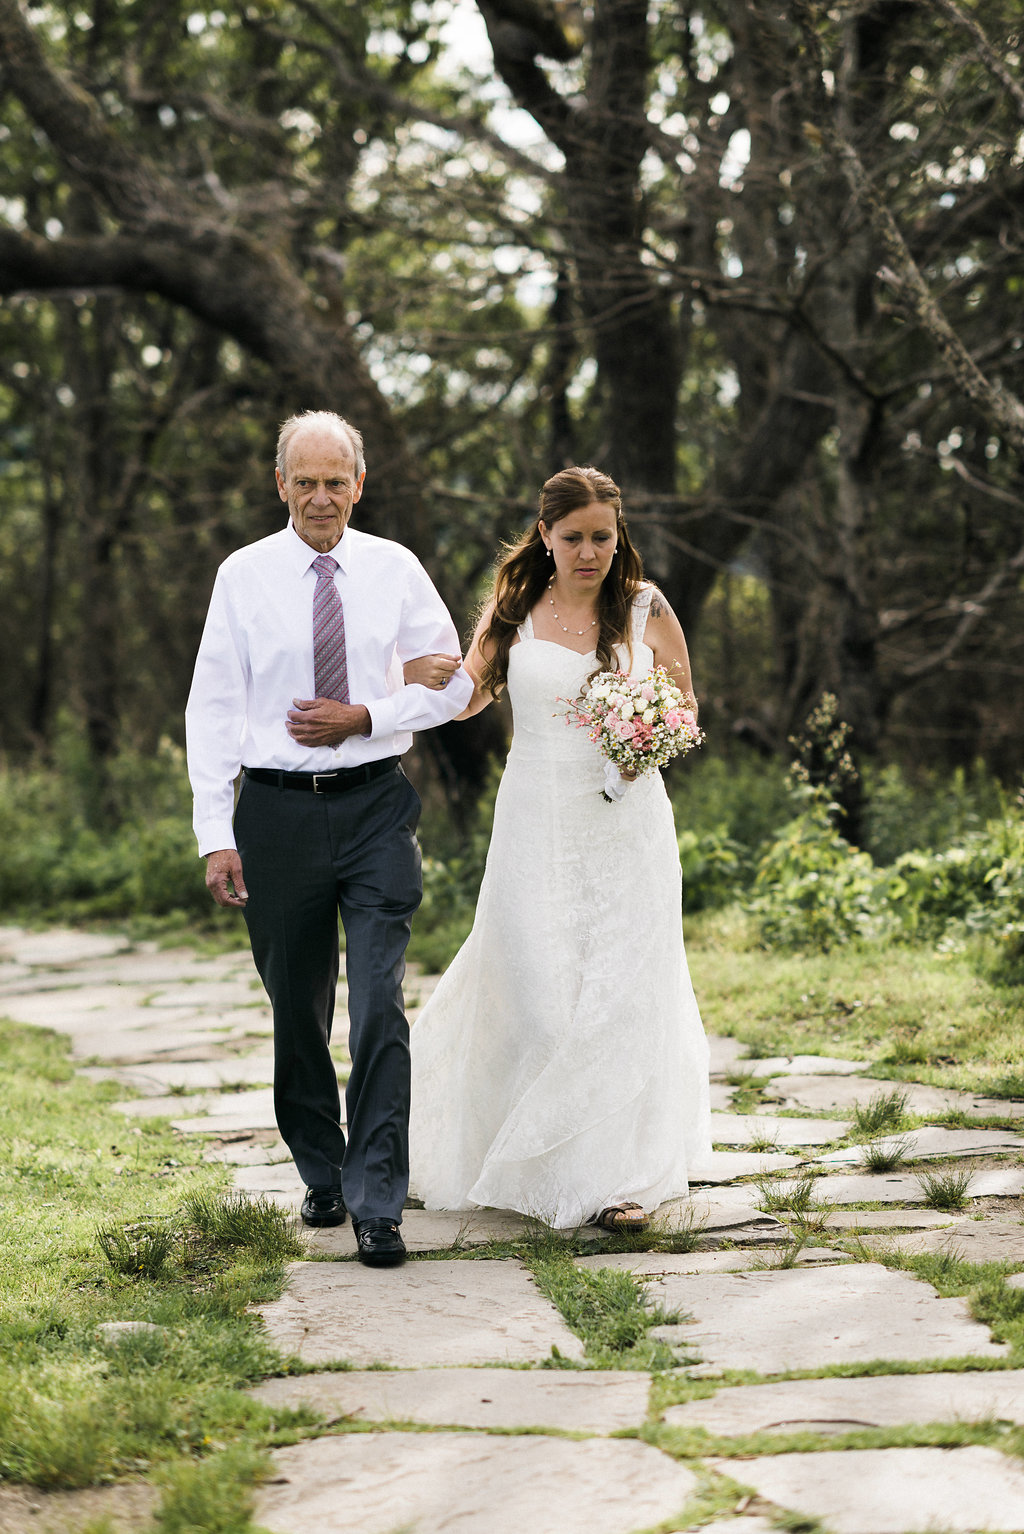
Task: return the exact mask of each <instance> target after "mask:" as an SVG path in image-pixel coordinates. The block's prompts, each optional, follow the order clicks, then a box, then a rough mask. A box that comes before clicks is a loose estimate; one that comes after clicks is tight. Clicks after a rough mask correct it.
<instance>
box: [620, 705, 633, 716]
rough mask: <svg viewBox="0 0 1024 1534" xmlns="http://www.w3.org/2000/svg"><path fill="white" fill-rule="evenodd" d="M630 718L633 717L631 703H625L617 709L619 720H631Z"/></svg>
mask: <svg viewBox="0 0 1024 1534" xmlns="http://www.w3.org/2000/svg"><path fill="white" fill-rule="evenodd" d="M632 717H633V705H632V703H630V702H628V701H627V702H625V703H624V704H623V705H622V707H621V708H620V709H619V718H620V719H632Z"/></svg>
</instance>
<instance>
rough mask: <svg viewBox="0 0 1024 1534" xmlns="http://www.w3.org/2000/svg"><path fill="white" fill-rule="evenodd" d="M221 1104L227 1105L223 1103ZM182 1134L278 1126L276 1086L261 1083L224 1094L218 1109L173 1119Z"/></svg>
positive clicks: (220, 1132)
mask: <svg viewBox="0 0 1024 1534" xmlns="http://www.w3.org/2000/svg"><path fill="white" fill-rule="evenodd" d="M221 1104H222V1105H223V1106H221ZM171 1122H172V1124H173V1125H174V1127H175V1129H180V1130H181V1132H182V1134H224V1133H230V1132H231V1131H232V1130H235V1129H276V1128H277V1119H276V1117H275V1116H274V1092H273V1088H272V1087H258V1088H256V1089H255V1090H254V1091H252V1092H236V1093H232V1094H231V1095H230V1096H222V1097H221V1098H220V1099H219V1101H218V1106H217V1111H216V1112H211V1113H208V1114H207V1115H206V1116H205V1117H192V1118H189V1117H186V1118H180V1119H179V1118H175V1119H172V1120H171Z"/></svg>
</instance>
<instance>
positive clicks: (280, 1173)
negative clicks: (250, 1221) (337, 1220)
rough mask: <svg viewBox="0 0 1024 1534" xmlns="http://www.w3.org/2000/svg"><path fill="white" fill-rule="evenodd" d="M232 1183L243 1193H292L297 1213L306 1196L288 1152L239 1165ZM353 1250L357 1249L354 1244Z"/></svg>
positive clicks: (304, 1185) (304, 1188) (302, 1183)
mask: <svg viewBox="0 0 1024 1534" xmlns="http://www.w3.org/2000/svg"><path fill="white" fill-rule="evenodd" d="M231 1185H232V1187H234V1188H238V1189H239V1191H241V1192H243V1193H255V1194H259V1193H266V1194H271V1193H287V1194H290V1195H291V1196H292V1198H293V1199H294V1207H295V1212H296V1214H297V1213H298V1211H299V1207H300V1205H301V1204H302V1200H303V1199H304V1198H305V1196H306V1184H305V1183H304V1182H303V1180H302V1178H301V1177H300V1176H299V1173H298V1170H297V1168H296V1166H295V1163H294V1162H293V1161H292V1159H291V1156H290V1155H288V1154H287V1152H286V1154H285V1155H284V1156H279V1157H278V1158H277V1160H275V1161H270V1160H263V1161H253V1162H251V1163H250V1164H249V1165H246V1166H237V1167H236V1169H235V1173H234V1176H233V1177H232V1179H231ZM333 1228H337V1227H333ZM352 1250H353V1251H354V1250H355V1247H354V1246H353V1248H352Z"/></svg>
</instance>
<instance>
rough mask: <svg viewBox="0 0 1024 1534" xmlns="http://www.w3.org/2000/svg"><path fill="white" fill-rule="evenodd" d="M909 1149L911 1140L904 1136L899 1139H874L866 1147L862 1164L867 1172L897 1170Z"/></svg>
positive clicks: (862, 1156)
mask: <svg viewBox="0 0 1024 1534" xmlns="http://www.w3.org/2000/svg"><path fill="white" fill-rule="evenodd" d="M909 1150H910V1141H909V1140H907V1139H905V1138H904V1137H903V1136H900V1137H899V1138H897V1139H888V1140H872V1141H871V1142H870V1143H869V1144H867V1145H865V1147H864V1150H863V1153H862V1155H861V1165H862V1166H863V1167H864V1169H865V1171H867V1172H895V1171H896V1169H897V1167H901V1166H903V1164H904V1162H905V1161H906V1159H907V1152H908V1151H909Z"/></svg>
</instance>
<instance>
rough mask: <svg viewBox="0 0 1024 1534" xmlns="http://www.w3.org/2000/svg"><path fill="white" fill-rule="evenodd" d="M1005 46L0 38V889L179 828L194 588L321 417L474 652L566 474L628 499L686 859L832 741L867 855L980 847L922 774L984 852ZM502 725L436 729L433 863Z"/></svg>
mask: <svg viewBox="0 0 1024 1534" xmlns="http://www.w3.org/2000/svg"><path fill="white" fill-rule="evenodd" d="M1022 49H1024V27H1022V22H1021V13H1020V7H1019V4H1018V3H1017V0H985V4H984V5H981V4H980V3H974V4H972V3H970V0H839V3H837V4H834V5H828V6H824V5H819V4H815V3H813V0H792V3H788V4H783V3H769V0H700V3H698V0H693V3H689V0H594V3H593V4H587V5H583V4H577V3H574V0H457V3H456V0H360V3H358V4H356V3H350V0H238V3H235V0H223V3H221V4H219V5H218V6H216V7H215V8H213V7H210V8H208V7H206V6H204V5H202V4H198V3H194V0H187V3H183V0H117V3H114V0H82V3H72V4H65V3H62V0H55V3H47V4H45V5H38V6H26V5H24V4H19V3H18V0H0V89H2V98H3V111H2V123H0V398H2V411H0V584H2V590H3V601H2V603H0V660H2V664H0V753H2V757H3V760H4V762H5V764H6V767H5V777H4V781H5V789H6V797H7V799H8V802H9V805H14V804H15V801H17V805H16V809H11V810H10V812H9V814H8V817H7V819H6V820H4V821H3V825H2V826H0V830H2V831H3V833H4V835H5V838H6V839H7V842H8V847H9V848H10V847H11V845H12V843H13V842H15V841H17V840H19V839H22V831H21V830H19V828H23V827H24V824H25V818H26V816H28V817H29V818H30V819H31V818H33V817H35V818H36V819H39V818H40V817H42V816H44V815H48V816H50V818H51V820H53V828H52V834H53V838H54V840H53V859H52V861H53V868H54V875H53V876H54V878H55V879H57V880H58V882H59V880H60V879H61V878H65V877H69V876H68V875H67V854H66V847H67V837H66V835H65V831H66V827H65V830H64V831H62V830H61V829H60V826H59V825H58V824H57V822H58V821H59V820H60V815H61V814H62V813H71V812H70V811H67V810H66V806H67V805H68V803H70V802H73V813H74V815H75V816H77V817H78V823H79V829H81V828H82V827H84V828H85V830H86V831H89V830H90V829H91V831H92V832H93V833H95V836H96V838H97V839H96V841H95V844H94V846H93V847H92V852H91V853H90V856H95V857H99V856H100V855H101V854H102V852H103V849H104V848H105V847H106V848H108V847H109V846H110V844H111V843H110V836H111V833H112V830H113V829H115V828H116V827H117V825H118V824H120V823H123V822H125V821H131V820H132V817H138V815H139V814H140V804H144V805H147V806H148V810H146V811H144V812H142V820H140V821H138V824H139V825H143V826H148V828H149V830H148V831H146V832H145V834H149V832H151V831H152V822H154V821H155V820H157V819H158V818H159V816H160V814H165V815H166V817H167V818H168V819H170V820H173V819H175V818H176V817H179V818H180V817H181V816H182V815H184V816H185V817H186V818H187V805H186V804H185V803H184V800H183V799H182V797H181V795H180V793H179V788H178V787H175V788H174V789H173V795H172V798H171V799H167V798H166V795H165V799H164V800H163V801H159V794H160V792H161V790H160V788H159V785H160V784H161V783H163V781H164V779H165V778H166V777H167V776H168V775H169V774H170V775H171V776H175V775H176V776H175V783H176V784H178V785H180V781H181V778H180V750H179V746H180V741H181V738H182V710H183V706H184V700H185V697H186V694H187V690H188V685H189V681H190V677H191V669H192V663H193V659H194V655H195V650H196V646H197V643H198V638H199V633H200V630H201V626H202V622H203V618H204V614H205V609H206V604H207V600H208V596H209V591H210V588H211V586H212V581H213V575H214V572H215V569H216V566H217V564H218V563H219V561H220V560H221V559H222V558H223V557H225V555H226V554H227V553H229V552H230V551H231V550H232V549H234V548H236V547H237V546H239V545H240V544H242V543H245V542H249V541H251V540H253V539H255V538H258V537H261V536H263V535H264V534H266V533H268V532H270V531H273V530H274V529H276V528H277V527H278V526H280V524H281V513H282V508H281V505H280V502H279V500H278V499H277V496H276V493H275V491H274V486H273V482H272V456H273V444H274V438H275V435H276V428H277V424H278V423H279V421H280V420H281V419H282V418H283V417H284V416H285V415H287V414H289V413H291V412H292V411H293V410H295V409H301V408H307V407H329V408H333V409H337V410H339V411H341V412H342V413H343V414H344V415H346V416H347V417H349V418H350V419H351V420H352V421H353V422H355V423H356V424H357V425H358V426H359V427H360V428H361V429H362V431H363V433H364V435H365V438H366V444H367V461H368V474H367V485H366V493H365V495H364V497H363V500H362V501H361V503H360V506H359V508H358V517H359V523H360V525H361V526H362V527H364V528H366V529H367V530H369V531H373V532H378V533H381V534H383V535H385V536H388V537H394V538H397V539H399V540H401V541H402V542H403V543H406V544H408V545H409V546H410V547H411V548H413V549H414V550H415V551H416V552H417V553H418V554H419V555H420V556H421V558H422V559H423V560H424V562H425V564H426V565H427V567H428V568H429V570H430V572H431V574H432V576H433V577H434V579H435V581H436V583H437V585H438V587H439V589H440V590H441V591H442V593H443V595H444V597H445V598H446V600H447V601H448V603H449V606H450V607H451V610H452V612H453V613H454V614H455V616H456V621H457V622H458V624H459V626H460V628H461V629H462V630H463V631H468V629H469V627H470V626H471V621H472V615H473V612H474V609H475V607H476V605H477V603H478V602H479V600H480V597H481V595H482V594H483V591H484V588H485V586H486V581H487V576H488V573H489V570H490V568H491V565H492V562H493V559H494V555H495V551H496V548H497V547H498V545H499V543H500V542H501V541H502V540H503V539H506V538H509V537H511V536H514V535H515V534H516V533H517V532H518V530H519V529H520V528H521V527H522V526H523V525H524V524H525V523H526V522H527V521H528V520H529V519H530V518H531V517H532V516H533V515H535V514H536V494H537V489H538V487H539V485H540V484H541V482H542V481H543V480H544V479H545V477H547V475H549V474H550V473H552V472H553V471H554V470H556V469H558V468H560V467H562V466H563V465H565V464H567V463H571V462H593V463H596V464H598V465H599V466H600V467H602V468H604V469H605V470H607V471H608V472H610V473H611V474H613V475H614V476H615V477H616V478H617V479H618V480H619V482H620V484H621V485H622V487H623V490H624V493H625V503H626V508H627V512H628V515H629V517H630V522H631V526H632V528H633V530H634V533H635V536H636V538H637V541H638V542H639V544H640V546H641V548H642V549H643V551H644V555H645V559H646V563H647V567H648V572H649V574H650V575H652V576H653V577H654V578H655V579H656V580H657V581H658V582H659V584H660V585H661V586H662V588H663V589H664V591H665V593H666V594H667V596H668V597H669V600H670V601H671V602H672V604H673V605H674V607H675V608H676V611H677V612H678V614H679V616H680V618H681V620H682V622H683V625H684V628H685V629H686V632H687V636H688V639H689V641H690V646H691V650H692V652H693V658H694V671H695V680H696V683H697V687H698V691H699V693H700V695H701V698H702V708H703V713H702V722H703V723H704V724H705V726H706V729H707V732H708V736H709V746H708V748H707V751H706V760H705V761H703V762H702V763H701V764H700V766H699V767H695V768H694V769H693V771H692V772H691V770H690V765H689V763H688V764H687V766H686V768H685V769H682V768H680V769H677V770H676V771H677V779H676V780H674V781H677V794H678V795H681V796H682V798H683V800H684V801H685V803H684V806H683V811H682V816H681V825H682V827H683V832H682V834H683V835H684V836H685V835H691V836H693V835H698V834H700V835H703V834H705V833H707V834H710V832H711V830H712V829H713V827H714V825H715V824H716V823H717V824H718V825H719V829H720V831H721V835H720V838H719V841H720V850H721V849H722V848H725V847H726V844H727V843H730V842H731V844H732V846H733V847H734V848H735V847H736V846H737V845H740V844H742V843H743V839H744V835H745V834H746V833H744V832H743V830H742V827H741V826H740V822H741V821H742V820H743V816H744V814H746V815H747V817H748V819H749V818H750V816H751V815H752V814H753V813H754V811H753V808H752V806H753V805H755V804H765V805H767V803H768V801H770V802H771V805H772V806H773V808H772V809H771V811H770V812H769V810H768V809H766V810H765V815H766V817H767V819H766V820H765V821H764V824H763V825H762V827H761V830H762V831H763V830H764V826H765V825H767V824H768V823H769V821H770V822H771V824H772V825H778V824H779V823H780V817H781V818H784V813H783V811H782V810H781V809H780V808H779V804H780V802H781V797H782V789H781V786H780V785H781V774H782V768H783V766H784V764H785V761H786V760H787V758H788V757H789V756H790V755H791V754H792V751H793V747H792V745H791V741H792V739H793V738H794V737H798V738H801V737H802V738H803V739H804V741H805V744H806V742H808V741H811V744H812V746H813V742H814V740H815V739H817V747H814V749H811V752H810V756H809V757H808V761H810V763H811V776H812V778H817V779H818V780H820V779H822V778H823V777H827V776H828V764H829V761H830V760H831V756H834V755H835V751H834V750H833V749H832V746H830V745H829V741H830V740H832V743H833V745H834V744H835V739H834V731H833V732H832V733H831V734H830V729H831V724H830V721H831V723H835V722H836V721H843V722H844V723H845V725H846V726H847V738H846V740H845V742H844V745H845V746H846V747H848V748H849V749H850V750H852V753H853V756H854V758H855V760H856V762H857V763H858V765H859V767H860V769H861V778H860V783H861V785H862V787H861V788H860V789H859V790H858V791H856V792H852V793H851V792H850V791H848V789H844V788H843V786H842V785H838V786H837V785H836V783H834V782H833V783H832V785H831V787H832V789H833V790H835V791H836V792H839V793H840V796H842V795H843V793H845V795H846V809H847V814H846V816H845V817H844V818H842V829H843V831H844V833H845V835H846V837H847V839H848V840H852V841H853V842H854V843H859V844H862V845H867V846H870V847H871V848H872V851H873V852H874V854H875V856H876V857H881V856H888V857H890V858H891V857H893V856H896V855H897V854H899V853H900V852H901V851H902V850H905V847H906V846H907V845H914V844H913V843H908V842H907V837H909V836H910V835H911V834H915V835H917V836H918V837H919V839H920V838H921V837H926V838H930V841H931V844H932V845H934V844H935V840H936V838H940V833H941V829H942V828H943V827H944V828H945V830H946V832H947V834H949V833H950V832H951V830H952V831H956V830H958V829H959V830H962V829H963V825H964V815H965V814H966V813H967V811H965V810H964V803H965V801H964V796H963V794H962V793H960V794H959V797H958V795H957V794H956V793H954V794H953V796H952V798H949V797H948V796H947V797H945V798H944V797H943V793H944V790H943V791H940V789H939V787H938V785H939V784H940V782H946V781H947V780H948V779H949V775H950V774H951V773H956V772H959V773H960V777H959V779H956V780H954V781H956V782H959V783H960V785H961V788H962V787H963V785H964V784H966V783H968V781H970V782H972V783H974V784H975V785H976V786H977V785H979V784H980V785H981V786H980V788H979V789H978V792H979V794H980V798H978V799H977V801H976V802H975V801H972V804H973V805H974V808H973V809H972V810H971V812H970V813H971V814H973V815H974V817H975V820H976V821H978V823H980V820H981V819H984V816H985V815H986V814H989V813H993V812H998V813H1005V810H1006V802H1007V801H1006V799H1005V795H1004V798H1003V799H1000V798H999V795H1000V792H1001V788H1000V785H1003V787H1004V788H1005V789H1006V790H1008V791H1010V792H1012V790H1013V787H1014V785H1015V784H1016V783H1018V782H1019V773H1020V764H1021V746H1022V743H1024V588H1022V577H1024V516H1022V508H1024V481H1022V476H1021V467H1020V452H1021V448H1022V445H1024V406H1022V404H1021V395H1022V392H1024V376H1022V374H1024V329H1022V326H1021V321H1020V314H1021V295H1022V290H1024V68H1022ZM826 693H827V694H830V695H831V696H832V697H833V698H834V699H835V704H834V706H831V705H830V707H831V713H829V714H828V719H827V720H826V722H825V725H824V726H823V725H822V718H823V716H822V715H821V713H820V706H819V705H820V700H821V698H822V695H823V694H826ZM815 709H818V710H819V711H818V713H817V714H815V713H814V712H813V711H814V710H815ZM809 716H812V722H811V725H810V726H809V725H808V723H807V721H808V717H809ZM815 721H816V723H815ZM505 728H506V721H505V719H504V717H503V716H502V715H501V714H500V713H499V712H498V711H496V710H489V711H488V712H487V713H486V714H485V715H483V716H481V719H480V720H479V721H478V722H477V721H474V722H471V723H470V724H469V725H452V726H449V727H446V729H444V730H441V731H435V732H431V734H430V735H429V736H427V737H424V740H423V743H422V745H421V746H420V748H419V751H420V758H421V760H420V763H419V770H420V771H421V774H422V776H423V780H424V785H425V788H426V790H427V792H428V798H429V797H430V795H431V794H433V796H434V798H435V799H436V801H437V804H438V805H440V806H443V807H444V814H445V816H447V817H450V819H451V825H452V826H453V827H454V830H453V831H452V837H453V838H454V840H451V841H450V843H449V844H448V846H449V850H451V849H452V848H455V847H457V846H460V845H461V846H462V847H463V849H464V847H465V844H466V841H467V838H469V839H470V840H471V839H472V837H473V836H474V835H476V834H478V832H479V827H480V813H481V812H480V810H479V808H477V806H478V804H479V802H480V801H481V795H482V796H483V803H484V805H485V806H486V802H487V794H486V788H487V785H488V784H489V783H491V782H493V763H494V761H495V760H496V759H497V758H499V757H500V754H501V749H502V745H503V742H504V733H505ZM816 729H817V736H815V730H816ZM806 754H807V753H806V751H805V756H806ZM41 768H42V775H40V772H41ZM965 774H966V776H965ZM914 784H916V785H917V786H918V788H919V789H922V786H923V791H924V792H925V796H926V798H927V808H926V809H925V808H922V801H921V799H920V795H919V797H918V799H917V800H914V804H915V805H916V806H917V807H916V808H915V809H914V810H913V812H912V811H911V800H912V798H913V794H912V788H911V786H908V785H914ZM55 785H56V786H55ZM140 785H141V786H140ZM863 785H866V786H867V794H866V796H865V794H864V791H863ZM166 792H167V793H171V790H170V789H168V790H167V791H166ZM730 794H732V798H731V799H730V798H729V795H730ZM687 795H689V798H688V799H687ZM716 795H717V797H716ZM140 796H141V797H140ZM154 796H156V797H154ZM709 796H710V797H709ZM968 797H969V796H968ZM712 800H713V801H714V802H713V803H711V801H712ZM726 800H728V804H726ZM158 801H159V802H158ZM172 801H173V802H172ZM61 804H63V805H64V806H65V810H61V811H59V810H58V809H56V808H55V807H56V806H59V805H61ZM1000 805H1001V806H1002V809H1000ZM951 806H959V807H958V808H951ZM702 817H703V823H702ZM709 817H710V823H709ZM772 817H774V819H773V818H772ZM872 817H873V818H872ZM915 817H916V818H915ZM929 817H930V818H929ZM943 817H945V818H943ZM2 818H3V817H2V816H0V819H2ZM678 818H680V811H679V807H678V804H677V819H678ZM834 822H835V816H834V815H833V823H834ZM954 822H955V824H954ZM135 823H136V822H135V821H133V825H134V824H135ZM911 823H912V826H911ZM900 825H903V826H904V830H905V835H904V837H903V841H902V843H901V841H900V838H899V836H898V835H897V831H898V828H899V827H900ZM694 827H697V831H694V829H693V828H694ZM880 827H881V829H880ZM186 833H187V827H186ZM140 834H143V833H140ZM176 834H177V833H176ZM134 835H135V832H134V831H133V836H134ZM887 836H888V837H889V841H888V842H886V837H887ZM62 838H63V843H62ZM894 838H895V840H894ZM756 841H757V836H756V835H755V832H754V831H753V830H750V831H749V834H747V842H749V843H750V845H751V846H753V845H754V844H755V843H756ZM61 845H63V846H64V848H65V851H64V852H63V853H61V851H60V846H61ZM135 850H136V853H137V852H138V844H137V843H136V847H135ZM166 855H167V854H166V847H165V846H162V847H161V850H160V851H159V853H158V854H157V853H155V854H154V867H155V868H159V867H160V865H161V859H163V860H166ZM192 855H193V854H192V853H190V854H189V856H190V857H191V856H192ZM728 855H729V854H727V852H723V853H722V857H723V858H725V860H726V861H728ZM734 855H735V856H739V854H734ZM39 856H40V852H39V847H38V845H37V846H36V847H35V848H34V851H33V854H32V859H31V860H30V859H29V858H28V853H27V852H26V853H25V855H24V857H22V859H21V861H22V863H24V865H25V867H24V869H23V873H22V874H18V873H17V872H16V871H12V869H13V865H14V864H15V863H17V862H18V856H17V855H15V853H14V852H13V851H11V852H9V856H8V860H7V861H8V872H7V874H5V875H3V876H0V886H2V887H0V903H3V901H4V900H5V899H6V898H8V896H9V895H10V891H11V890H16V889H20V890H21V891H22V896H24V892H25V888H27V885H26V882H25V881H27V880H29V879H30V872H29V866H28V865H29V862H30V861H32V862H33V866H34V868H35V870H36V874H35V877H36V879H37V880H38V869H39V866H40V863H39ZM182 856H184V853H182ZM712 861H713V860H712ZM720 861H721V860H720ZM706 862H707V859H705V863H706ZM19 866H20V865H19ZM684 866H685V858H684ZM152 877H156V875H155V874H152ZM189 877H190V878H192V879H195V878H196V874H195V869H194V866H193V868H192V871H191V872H190V875H189ZM4 879H6V880H7V884H6V885H4V884H3V881H4ZM19 880H20V881H21V882H20V883H19ZM12 881H13V882H12ZM73 882H74V881H73V880H72V883H73ZM197 882H198V881H197ZM5 892H6V893H5ZM22 896H18V898H22ZM10 898H12V899H13V898H14V896H10Z"/></svg>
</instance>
